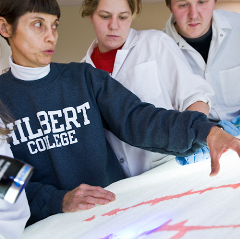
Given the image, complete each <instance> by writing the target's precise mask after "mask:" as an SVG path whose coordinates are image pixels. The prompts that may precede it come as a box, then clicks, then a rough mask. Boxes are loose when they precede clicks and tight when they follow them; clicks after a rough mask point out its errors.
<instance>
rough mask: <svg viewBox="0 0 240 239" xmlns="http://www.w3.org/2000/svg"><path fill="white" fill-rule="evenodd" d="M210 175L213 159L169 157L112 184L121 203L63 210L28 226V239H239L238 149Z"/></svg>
mask: <svg viewBox="0 0 240 239" xmlns="http://www.w3.org/2000/svg"><path fill="white" fill-rule="evenodd" d="M220 162H221V170H220V173H219V175H217V176H216V177H212V178H211V177H209V173H210V161H209V160H206V161H203V162H199V163H196V164H191V165H186V166H180V165H178V164H177V163H176V162H175V160H172V161H169V162H167V163H165V164H163V165H161V166H159V167H157V168H155V169H153V170H151V171H148V172H146V173H144V174H142V175H140V176H137V177H133V178H128V179H125V180H122V181H119V182H116V183H114V184H112V185H110V186H108V187H107V189H108V190H110V191H112V192H114V193H115V194H116V201H114V202H112V203H109V204H108V205H104V206H96V207H95V208H93V209H91V210H88V211H79V212H76V213H62V214H58V215H54V216H51V217H49V218H47V219H45V220H42V221H40V222H38V223H36V224H34V225H32V226H30V227H28V228H27V229H25V232H24V235H23V239H43V238H44V239H48V238H49V239H66V238H67V239H77V238H83V239H95V238H96V239H113V238H114V239H117V238H118V239H136V238H139V239H140V238H141V239H142V238H148V239H153V238H154V239H155V238H157V239H159V238H164V239H180V238H181V239H198V238H199V239H203V238H204V239H216V238H217V239H221V238H222V239H226V238H231V239H234V238H236V239H239V238H240V212H239V211H240V159H239V158H238V156H237V154H236V153H235V152H233V151H229V152H227V153H225V154H224V155H223V156H222V158H221V161H220Z"/></svg>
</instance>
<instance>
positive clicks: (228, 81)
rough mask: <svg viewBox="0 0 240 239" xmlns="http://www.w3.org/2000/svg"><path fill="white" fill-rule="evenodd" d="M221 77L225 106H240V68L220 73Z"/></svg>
mask: <svg viewBox="0 0 240 239" xmlns="http://www.w3.org/2000/svg"><path fill="white" fill-rule="evenodd" d="M219 77H220V82H221V86H222V92H223V99H224V102H225V104H226V105H229V106H231V105H236V104H240V93H239V92H240V89H239V88H240V66H237V67H234V68H231V69H227V70H223V71H220V72H219ZM216 94H217V93H216Z"/></svg>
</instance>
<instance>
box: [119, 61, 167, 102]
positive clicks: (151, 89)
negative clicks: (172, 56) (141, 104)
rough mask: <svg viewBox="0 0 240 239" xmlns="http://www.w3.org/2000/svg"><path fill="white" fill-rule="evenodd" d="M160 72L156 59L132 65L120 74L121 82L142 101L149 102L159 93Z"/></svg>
mask: <svg viewBox="0 0 240 239" xmlns="http://www.w3.org/2000/svg"><path fill="white" fill-rule="evenodd" d="M160 77H161V76H160V74H159V70H158V65H157V62H156V61H149V62H145V63H142V64H139V65H136V66H134V67H133V68H132V69H131V70H129V71H127V72H125V73H123V74H122V77H121V78H122V84H123V85H124V86H125V87H127V88H128V89H129V90H131V91H132V92H133V93H134V94H136V95H137V96H138V97H139V98H140V99H141V100H142V101H146V102H150V99H153V98H157V97H158V96H159V95H160V94H161V91H162V90H161V87H160V84H159V82H160Z"/></svg>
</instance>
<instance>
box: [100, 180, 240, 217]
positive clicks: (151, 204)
mask: <svg viewBox="0 0 240 239" xmlns="http://www.w3.org/2000/svg"><path fill="white" fill-rule="evenodd" d="M238 187H240V183H238V184H229V185H222V186H219V187H210V188H206V189H203V190H199V191H193V190H190V191H188V192H185V193H181V194H176V195H170V196H165V197H161V198H155V199H152V200H149V201H146V202H142V203H139V204H137V205H134V206H131V207H128V208H123V209H119V208H118V209H115V210H112V211H110V212H108V213H104V214H102V216H112V215H115V214H117V213H118V212H121V211H126V210H128V209H130V208H134V207H138V206H141V205H146V204H150V206H154V205H156V204H157V203H160V202H163V201H167V200H171V199H175V198H181V197H184V196H188V195H192V194H197V193H199V194H202V193H205V192H207V191H212V190H214V189H219V188H233V189H236V188H238Z"/></svg>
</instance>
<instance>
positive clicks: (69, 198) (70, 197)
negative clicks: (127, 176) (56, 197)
mask: <svg viewBox="0 0 240 239" xmlns="http://www.w3.org/2000/svg"><path fill="white" fill-rule="evenodd" d="M115 199H116V196H115V194H114V193H112V192H110V191H107V190H105V189H103V188H101V187H94V186H90V185H87V184H81V185H80V186H78V187H77V188H75V189H73V190H72V191H69V192H67V193H66V194H65V195H64V197H63V202H62V211H63V212H76V211H78V210H86V209H91V208H93V207H95V204H100V205H105V204H107V203H109V202H112V201H114V200H115Z"/></svg>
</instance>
